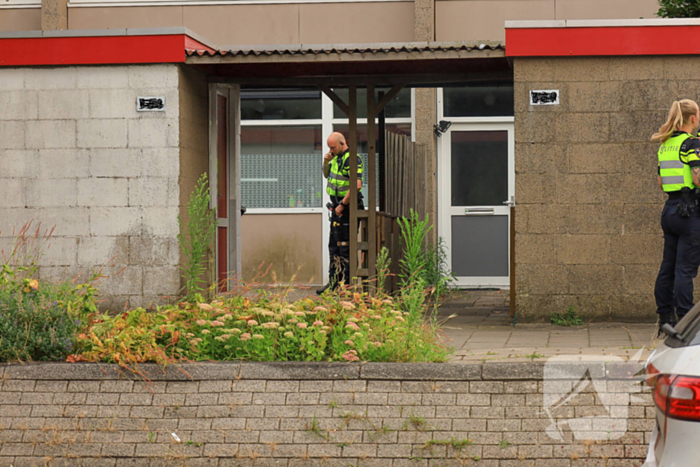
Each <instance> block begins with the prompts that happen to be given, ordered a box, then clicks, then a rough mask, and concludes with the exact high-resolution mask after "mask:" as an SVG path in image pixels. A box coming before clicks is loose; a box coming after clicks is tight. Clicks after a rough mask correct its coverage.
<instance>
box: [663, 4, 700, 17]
mask: <svg viewBox="0 0 700 467" xmlns="http://www.w3.org/2000/svg"><path fill="white" fill-rule="evenodd" d="M656 15H657V16H660V17H662V18H698V17H700V1H698V0H659V11H658V12H657V13H656Z"/></svg>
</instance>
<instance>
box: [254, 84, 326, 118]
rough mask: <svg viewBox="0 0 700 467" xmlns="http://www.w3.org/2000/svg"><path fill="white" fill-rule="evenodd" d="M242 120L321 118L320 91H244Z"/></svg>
mask: <svg viewBox="0 0 700 467" xmlns="http://www.w3.org/2000/svg"><path fill="white" fill-rule="evenodd" d="M241 118H242V119H243V120H299V119H320V118H321V91H318V90H313V89H312V90H307V89H295V90H291V89H244V90H242V91H241Z"/></svg>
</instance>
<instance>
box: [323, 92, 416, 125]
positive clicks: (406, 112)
mask: <svg viewBox="0 0 700 467" xmlns="http://www.w3.org/2000/svg"><path fill="white" fill-rule="evenodd" d="M390 89H391V88H377V89H375V90H374V99H375V102H376V101H378V100H379V93H380V92H384V93H385V94H386V93H387V92H389V90H390ZM333 92H335V93H336V94H337V95H338V97H340V98H341V99H342V100H343V102H345V103H347V102H348V95H349V92H348V90H347V89H346V88H341V89H334V90H333ZM384 116H385V118H411V90H410V89H408V88H403V89H402V90H401V91H399V94H398V95H397V96H396V97H394V98H393V99H392V100H391V102H389V103H388V104H387V105H386V107H384ZM333 117H334V118H348V116H347V115H345V114H344V113H343V112H342V111H341V110H340V109H339V108H338V106H336V105H335V104H334V105H333ZM357 118H367V89H364V88H360V89H358V90H357Z"/></svg>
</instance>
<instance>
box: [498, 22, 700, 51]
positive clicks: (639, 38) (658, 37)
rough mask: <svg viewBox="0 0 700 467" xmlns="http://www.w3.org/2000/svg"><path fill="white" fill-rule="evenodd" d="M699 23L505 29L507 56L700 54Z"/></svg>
mask: <svg viewBox="0 0 700 467" xmlns="http://www.w3.org/2000/svg"><path fill="white" fill-rule="evenodd" d="M699 33H700V26H642V27H639V26H628V27H599V28H596V27H590V28H541V29H529V28H523V29H519V28H513V29H506V56H507V57H580V56H595V55H598V56H599V55H695V54H700V43H699V42H698V41H697V40H694V39H693V38H695V37H698V34H699Z"/></svg>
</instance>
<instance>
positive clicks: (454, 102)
mask: <svg viewBox="0 0 700 467" xmlns="http://www.w3.org/2000/svg"><path fill="white" fill-rule="evenodd" d="M443 100H444V103H445V105H444V111H445V117H512V116H513V115H514V113H513V83H494V84H489V85H479V86H463V87H454V88H444V89H443Z"/></svg>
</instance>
